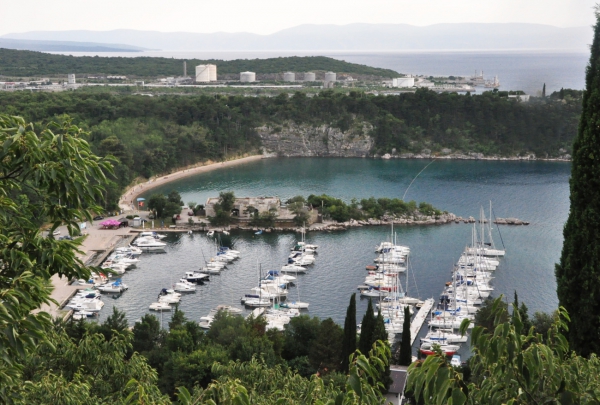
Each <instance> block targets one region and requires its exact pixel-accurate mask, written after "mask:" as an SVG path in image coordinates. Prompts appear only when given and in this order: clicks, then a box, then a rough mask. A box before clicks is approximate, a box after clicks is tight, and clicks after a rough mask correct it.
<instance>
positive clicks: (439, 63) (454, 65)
mask: <svg viewBox="0 0 600 405" xmlns="http://www.w3.org/2000/svg"><path fill="white" fill-rule="evenodd" d="M55 53H60V54H66V55H73V56H119V57H138V56H151V57H164V58H176V59H182V60H185V59H221V60H232V59H257V58H258V59H263V58H275V57H280V56H281V57H284V56H328V57H331V58H335V59H339V60H344V61H346V62H351V63H358V64H362V65H368V66H373V67H379V68H385V69H392V70H395V71H396V72H399V73H401V74H413V75H425V76H436V77H437V76H451V75H453V76H461V77H470V76H472V75H474V74H476V73H477V74H480V73H481V71H483V74H484V77H485V79H486V80H492V79H493V78H494V76H498V79H499V81H500V90H522V91H524V92H525V93H527V94H531V95H534V96H535V95H538V94H541V91H542V88H543V86H544V84H546V94H550V93H552V92H553V91H558V90H560V89H561V88H567V89H576V90H582V89H583V88H584V87H585V68H586V65H587V62H588V60H589V53H587V52H567V51H556V50H553V51H548V50H505V51H498V50H489V51H485V50H472V51H469V50H455V51H447V50H439V51H389V52H369V51H322V50H319V51H297V52H289V51H253V52H251V51H239V52H235V51H195V52H191V51H190V52H183V51H148V52H101V53H90V52H55ZM191 69H193V67H190V66H188V72H191ZM182 73H183V72H182ZM483 90H485V89H477V92H481V91H483Z"/></svg>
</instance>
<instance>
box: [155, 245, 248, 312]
mask: <svg viewBox="0 0 600 405" xmlns="http://www.w3.org/2000/svg"><path fill="white" fill-rule="evenodd" d="M239 257H240V252H238V251H236V250H232V249H229V248H227V247H219V248H218V249H217V254H216V256H214V257H213V258H211V260H210V261H209V262H206V265H205V266H203V267H202V268H201V269H199V270H193V271H186V272H185V273H184V275H183V277H181V278H180V279H179V281H177V282H175V283H173V285H172V286H171V288H169V289H167V288H163V289H162V290H161V291H160V293H159V295H158V297H157V301H156V302H153V303H152V304H150V306H149V308H150V309H151V310H154V311H170V310H171V309H172V307H171V306H172V305H174V304H178V303H179V301H180V300H181V294H182V293H194V292H196V289H197V286H198V285H204V283H205V282H207V281H209V279H210V274H218V273H220V272H221V271H222V270H223V269H224V268H225V267H226V266H227V265H228V264H230V263H232V262H233V261H234V260H237V259H239Z"/></svg>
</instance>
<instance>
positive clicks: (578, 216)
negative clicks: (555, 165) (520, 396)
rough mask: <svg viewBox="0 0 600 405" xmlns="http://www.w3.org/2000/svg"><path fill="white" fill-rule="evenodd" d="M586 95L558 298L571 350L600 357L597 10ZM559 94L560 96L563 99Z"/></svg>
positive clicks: (558, 273) (599, 53)
mask: <svg viewBox="0 0 600 405" xmlns="http://www.w3.org/2000/svg"><path fill="white" fill-rule="evenodd" d="M585 82H586V91H585V93H584V95H583V111H582V114H581V119H580V121H579V131H578V134H577V137H576V138H575V142H574V143H573V162H572V165H571V180H570V190H571V196H570V201H571V209H570V212H569V218H568V219H567V223H566V224H565V227H564V230H563V235H564V244H563V249H562V255H561V258H560V262H559V263H558V264H557V265H556V284H557V295H558V300H559V303H560V305H561V306H563V307H565V309H566V310H567V311H568V312H569V315H570V317H571V322H570V324H569V331H568V337H569V342H570V344H571V349H573V350H575V352H576V353H577V354H579V355H581V356H584V357H588V356H589V355H590V354H592V353H596V354H600V339H598V337H599V334H600V317H598V313H599V312H600V300H599V297H600V281H599V277H600V224H599V220H598V215H599V214H600V116H599V115H598V111H600V10H599V9H598V8H596V25H595V26H594V41H593V43H592V46H591V56H590V62H589V64H588V66H587V69H586V79H585ZM562 92H563V91H562V89H561V93H562Z"/></svg>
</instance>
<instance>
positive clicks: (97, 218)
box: [94, 215, 104, 221]
mask: <svg viewBox="0 0 600 405" xmlns="http://www.w3.org/2000/svg"><path fill="white" fill-rule="evenodd" d="M103 219H104V217H103V216H102V215H96V216H95V217H94V221H102V220H103Z"/></svg>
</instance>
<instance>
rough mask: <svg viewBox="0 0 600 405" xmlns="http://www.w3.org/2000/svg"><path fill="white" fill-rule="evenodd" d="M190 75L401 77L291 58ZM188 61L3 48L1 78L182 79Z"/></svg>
mask: <svg viewBox="0 0 600 405" xmlns="http://www.w3.org/2000/svg"><path fill="white" fill-rule="evenodd" d="M186 60H187V66H188V74H190V75H193V74H194V69H195V66H196V65H201V64H205V63H213V64H216V65H217V73H218V74H219V75H225V74H239V73H240V72H244V71H248V70H249V71H252V72H257V73H282V72H287V71H292V72H308V71H333V72H337V73H348V74H355V75H365V76H374V77H381V78H390V77H397V76H398V72H394V71H393V70H389V69H379V68H374V67H370V66H366V65H359V64H356V63H348V62H344V61H341V60H337V59H333V58H327V57H325V56H303V57H300V56H290V57H285V58H282V57H280V58H269V59H236V60H230V61H224V60H217V59H208V60H200V59H186ZM183 61H184V59H174V58H154V57H147V56H137V57H135V58H128V57H98V56H78V57H73V56H71V55H52V54H48V53H43V52H32V51H17V50H13V49H3V48H0V75H4V76H13V77H22V76H26V77H29V76H49V75H50V76H51V75H65V76H66V74H67V73H75V74H77V75H81V74H112V75H125V76H133V77H156V76H180V75H182V74H183Z"/></svg>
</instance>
